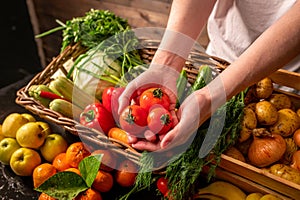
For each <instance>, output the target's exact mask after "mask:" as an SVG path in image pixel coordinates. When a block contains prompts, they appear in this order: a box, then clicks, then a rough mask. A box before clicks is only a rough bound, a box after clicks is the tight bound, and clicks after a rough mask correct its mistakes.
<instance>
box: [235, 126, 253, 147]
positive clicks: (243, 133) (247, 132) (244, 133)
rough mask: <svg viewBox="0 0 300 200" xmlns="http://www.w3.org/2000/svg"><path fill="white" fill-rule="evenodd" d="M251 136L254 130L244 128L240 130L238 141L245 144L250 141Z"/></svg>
mask: <svg viewBox="0 0 300 200" xmlns="http://www.w3.org/2000/svg"><path fill="white" fill-rule="evenodd" d="M251 135H252V130H251V129H249V128H247V127H245V126H242V128H241V130H240V134H239V138H238V141H239V142H240V143H241V142H244V141H246V140H248V139H249V138H250V137H251Z"/></svg>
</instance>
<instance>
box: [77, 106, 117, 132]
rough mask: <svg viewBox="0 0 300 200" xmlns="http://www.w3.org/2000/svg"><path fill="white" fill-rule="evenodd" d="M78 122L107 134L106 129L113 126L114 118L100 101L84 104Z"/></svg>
mask: <svg viewBox="0 0 300 200" xmlns="http://www.w3.org/2000/svg"><path fill="white" fill-rule="evenodd" d="M80 124H82V125H84V126H87V127H89V128H94V129H96V130H99V131H100V132H103V133H105V134H108V131H109V130H110V129H111V128H113V127H115V120H114V118H113V116H112V113H111V112H109V111H108V110H106V108H105V107H104V106H103V105H102V103H93V104H90V105H88V106H86V107H85V109H84V111H83V112H82V113H81V115H80Z"/></svg>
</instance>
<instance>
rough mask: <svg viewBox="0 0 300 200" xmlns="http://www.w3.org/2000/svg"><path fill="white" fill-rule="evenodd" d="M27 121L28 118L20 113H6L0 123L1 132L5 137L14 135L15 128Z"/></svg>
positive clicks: (13, 136)
mask: <svg viewBox="0 0 300 200" xmlns="http://www.w3.org/2000/svg"><path fill="white" fill-rule="evenodd" d="M26 123H28V119H27V118H25V117H24V116H22V115H21V114H20V113H11V114H9V115H7V116H6V117H5V119H4V121H3V123H2V134H3V135H4V136H5V137H12V138H15V137H16V133H17V130H18V129H19V128H20V127H21V126H23V125H24V124H26Z"/></svg>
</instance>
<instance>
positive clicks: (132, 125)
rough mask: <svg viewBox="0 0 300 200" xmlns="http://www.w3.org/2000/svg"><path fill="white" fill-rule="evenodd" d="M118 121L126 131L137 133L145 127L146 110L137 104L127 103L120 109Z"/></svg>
mask: <svg viewBox="0 0 300 200" xmlns="http://www.w3.org/2000/svg"><path fill="white" fill-rule="evenodd" d="M119 123H120V126H121V128H122V129H123V130H125V131H126V132H128V133H130V134H134V135H138V134H140V133H142V131H144V130H145V129H146V127H147V112H146V110H145V109H144V108H142V107H140V106H139V105H135V104H134V105H129V106H127V107H126V108H125V109H124V110H123V111H122V113H121V115H120V119H119Z"/></svg>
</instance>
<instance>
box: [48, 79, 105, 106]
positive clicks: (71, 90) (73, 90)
mask: <svg viewBox="0 0 300 200" xmlns="http://www.w3.org/2000/svg"><path fill="white" fill-rule="evenodd" d="M49 88H50V89H51V90H52V91H53V92H55V93H56V94H58V95H60V96H62V97H63V98H64V99H66V100H67V101H70V102H72V103H73V104H75V105H76V106H78V107H80V108H82V109H84V108H85V107H86V106H87V105H89V104H92V103H96V102H97V103H98V102H99V100H98V99H97V98H96V97H95V96H92V95H90V94H88V93H86V92H85V91H83V90H82V89H80V88H78V87H77V86H76V85H74V83H73V82H72V81H71V80H70V79H68V78H66V77H64V76H59V77H57V78H55V79H54V80H52V81H51V82H50V83H49Z"/></svg>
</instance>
